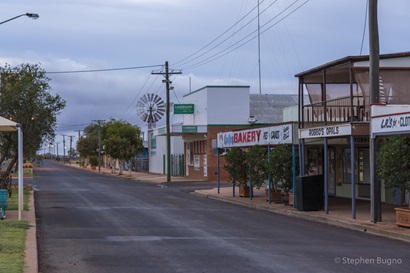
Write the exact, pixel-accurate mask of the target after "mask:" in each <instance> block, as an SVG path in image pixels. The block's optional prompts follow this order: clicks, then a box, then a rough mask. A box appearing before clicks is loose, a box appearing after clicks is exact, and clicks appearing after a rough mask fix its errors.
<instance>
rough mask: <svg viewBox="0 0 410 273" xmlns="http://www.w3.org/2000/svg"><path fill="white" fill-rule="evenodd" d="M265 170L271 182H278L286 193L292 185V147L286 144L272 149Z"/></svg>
mask: <svg viewBox="0 0 410 273" xmlns="http://www.w3.org/2000/svg"><path fill="white" fill-rule="evenodd" d="M296 162H298V160H296ZM267 169H268V173H269V174H270V175H271V180H272V181H274V182H276V183H277V182H280V183H281V186H282V189H283V191H284V192H286V193H287V192H288V191H289V190H290V189H291V188H292V185H293V183H292V181H293V164H292V147H291V146H289V145H286V144H280V145H277V146H275V147H273V148H272V150H271V151H270V154H269V161H268V167H267ZM297 169H298V168H297V166H296V170H297Z"/></svg>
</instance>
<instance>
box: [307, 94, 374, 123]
mask: <svg viewBox="0 0 410 273" xmlns="http://www.w3.org/2000/svg"><path fill="white" fill-rule="evenodd" d="M353 121H354V122H368V121H369V109H368V106H366V104H365V98H364V97H363V96H354V97H344V98H339V99H334V100H328V101H325V102H317V103H312V104H308V105H304V106H303V119H302V124H303V127H311V126H314V125H315V126H317V125H319V124H337V123H347V122H353Z"/></svg>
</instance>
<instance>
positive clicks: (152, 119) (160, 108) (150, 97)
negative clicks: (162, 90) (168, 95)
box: [137, 94, 165, 129]
mask: <svg viewBox="0 0 410 273" xmlns="http://www.w3.org/2000/svg"><path fill="white" fill-rule="evenodd" d="M137 112H138V115H139V116H140V118H141V119H142V120H143V121H144V122H147V123H148V129H152V128H155V124H156V122H157V121H159V120H160V119H161V118H162V116H163V115H164V113H165V103H164V101H163V100H162V98H161V97H160V96H158V95H156V94H145V95H144V96H142V97H141V99H140V100H139V101H138V103H137Z"/></svg>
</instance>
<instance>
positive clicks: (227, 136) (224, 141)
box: [217, 124, 292, 148]
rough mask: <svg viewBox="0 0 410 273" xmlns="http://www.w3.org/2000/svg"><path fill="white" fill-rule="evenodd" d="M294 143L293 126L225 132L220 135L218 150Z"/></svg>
mask: <svg viewBox="0 0 410 273" xmlns="http://www.w3.org/2000/svg"><path fill="white" fill-rule="evenodd" d="M282 143H287V144H291V143H292V124H286V125H278V126H271V127H263V128H255V129H247V130H241V131H233V132H224V133H219V134H218V144H217V145H218V148H230V147H246V146H253V145H277V144H282Z"/></svg>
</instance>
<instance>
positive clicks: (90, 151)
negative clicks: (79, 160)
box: [77, 135, 98, 158]
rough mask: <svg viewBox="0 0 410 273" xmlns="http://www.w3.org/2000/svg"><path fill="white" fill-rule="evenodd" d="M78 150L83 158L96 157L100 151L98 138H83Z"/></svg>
mask: <svg viewBox="0 0 410 273" xmlns="http://www.w3.org/2000/svg"><path fill="white" fill-rule="evenodd" d="M77 150H78V152H79V153H80V156H81V157H84V158H87V157H89V156H90V155H96V153H97V150H98V136H95V135H90V136H83V137H81V138H80V139H79V140H78V142H77Z"/></svg>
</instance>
